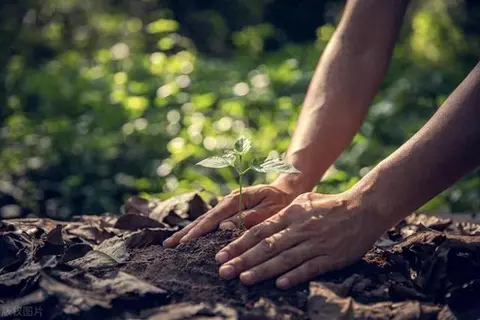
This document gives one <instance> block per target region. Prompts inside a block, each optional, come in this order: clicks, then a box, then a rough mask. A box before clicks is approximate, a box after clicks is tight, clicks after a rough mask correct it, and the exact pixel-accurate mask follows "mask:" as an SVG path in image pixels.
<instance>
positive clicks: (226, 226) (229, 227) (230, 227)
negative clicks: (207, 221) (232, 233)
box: [219, 221, 235, 230]
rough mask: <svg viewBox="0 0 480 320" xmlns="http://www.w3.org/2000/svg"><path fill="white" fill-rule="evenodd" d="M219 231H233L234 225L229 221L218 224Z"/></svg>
mask: <svg viewBox="0 0 480 320" xmlns="http://www.w3.org/2000/svg"><path fill="white" fill-rule="evenodd" d="M219 229H220V230H233V229H235V224H234V223H233V222H231V221H226V222H222V223H220V226H219Z"/></svg>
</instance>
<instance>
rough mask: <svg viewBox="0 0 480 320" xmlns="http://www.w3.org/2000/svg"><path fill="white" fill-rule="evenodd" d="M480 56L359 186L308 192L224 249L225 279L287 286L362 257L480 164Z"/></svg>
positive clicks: (220, 258)
mask: <svg viewBox="0 0 480 320" xmlns="http://www.w3.org/2000/svg"><path fill="white" fill-rule="evenodd" d="M479 119H480V63H479V64H477V66H476V67H475V68H474V69H473V70H472V72H471V73H470V74H469V75H468V76H467V78H466V79H465V80H464V81H463V82H462V83H461V84H460V85H459V86H458V87H457V89H456V90H455V91H454V92H453V93H452V94H451V95H450V97H449V98H448V99H447V100H446V101H445V103H444V104H443V105H442V106H441V107H440V109H439V110H438V111H437V112H436V113H435V115H434V116H433V117H432V118H431V119H430V120H429V121H428V122H427V124H425V126H424V127H423V128H422V129H421V130H420V131H418V132H417V134H415V135H414V136H413V137H412V138H411V139H410V140H408V141H407V142H406V143H405V144H404V145H403V146H402V147H400V148H399V149H398V150H397V151H395V152H394V153H393V154H391V155H390V156H389V157H388V158H386V159H385V160H383V161H382V162H381V163H380V164H378V165H377V166H376V167H375V168H374V169H373V170H372V171H371V172H370V173H369V174H367V175H366V176H365V177H364V178H362V180H360V181H359V182H358V183H357V184H356V185H355V186H354V187H353V188H352V189H350V190H348V191H346V192H344V193H341V194H337V195H321V194H316V193H311V192H310V193H305V194H303V195H301V196H299V197H298V198H297V199H295V200H294V201H293V202H292V204H291V205H289V206H288V207H286V208H285V209H284V210H282V211H280V212H279V213H278V214H276V215H274V216H272V217H270V218H269V219H267V220H265V221H264V222H262V223H260V224H258V225H256V226H254V227H253V228H251V229H250V230H248V231H247V232H245V233H244V234H243V235H242V236H241V237H240V238H238V239H237V240H235V241H233V242H232V243H230V244H229V245H227V246H226V247H225V248H223V249H222V250H220V251H219V252H218V253H217V256H216V260H217V262H218V263H221V264H222V266H221V267H220V270H219V273H220V276H221V277H222V278H225V279H231V278H234V277H236V276H240V280H241V281H242V282H243V283H244V284H247V285H251V284H254V283H257V282H260V281H263V280H265V279H268V278H271V277H276V276H280V277H279V278H278V279H277V286H278V287H280V288H283V289H286V288H289V287H291V286H294V285H296V284H298V283H301V282H303V281H307V280H309V279H311V278H313V277H314V276H316V275H319V274H322V273H325V272H328V271H332V270H335V269H339V268H342V267H345V266H347V265H348V264H351V263H353V262H355V261H356V260H358V259H360V258H361V257H362V255H363V254H365V252H366V251H367V250H368V249H370V248H371V246H372V245H373V243H374V242H375V240H376V239H378V237H379V236H380V235H381V234H382V233H383V232H385V231H386V230H387V229H388V228H389V227H391V226H392V225H394V224H395V223H396V222H397V221H398V220H399V219H401V218H403V217H405V216H406V215H407V214H409V213H410V212H412V211H413V210H416V209H417V208H418V207H419V206H421V205H422V204H423V203H425V202H427V201H428V200H430V199H431V198H432V197H434V196H435V195H437V194H438V193H440V192H441V191H442V190H444V189H445V188H447V187H448V186H450V185H451V184H453V183H454V182H455V181H456V180H457V179H459V178H460V177H461V176H463V175H465V174H466V173H468V172H469V171H471V170H473V169H474V168H476V167H477V166H479V165H480V125H479Z"/></svg>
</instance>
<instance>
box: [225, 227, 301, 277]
mask: <svg viewBox="0 0 480 320" xmlns="http://www.w3.org/2000/svg"><path fill="white" fill-rule="evenodd" d="M300 241H301V236H300V235H299V234H298V233H295V232H292V231H291V230H289V229H283V230H281V231H280V232H277V233H275V234H274V235H272V236H270V237H268V238H265V239H263V240H261V241H260V242H259V243H258V244H257V245H255V246H254V247H253V248H251V249H249V250H247V251H246V252H244V253H243V254H242V255H240V256H238V257H236V258H234V259H232V260H230V261H229V262H228V263H227V264H225V265H223V266H222V267H221V268H220V270H219V273H220V276H221V277H222V278H228V279H230V278H233V277H236V276H237V275H239V274H240V273H241V272H243V271H245V270H248V269H250V268H252V267H255V266H257V265H260V264H262V263H264V262H265V261H267V260H269V259H270V258H272V257H275V256H276V255H278V254H281V253H282V252H283V251H285V250H287V249H290V248H291V247H293V246H295V245H296V244H298V243H299V242H300ZM288 257H290V256H288ZM277 269H278V268H277ZM249 277H250V274H247V278H249Z"/></svg>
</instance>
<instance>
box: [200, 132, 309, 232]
mask: <svg viewBox="0 0 480 320" xmlns="http://www.w3.org/2000/svg"><path fill="white" fill-rule="evenodd" d="M250 148H251V141H250V140H249V139H247V138H245V137H243V136H242V137H240V138H238V139H237V141H235V144H234V146H233V149H232V150H227V151H225V153H224V154H223V155H222V156H213V157H210V158H207V159H204V160H202V161H200V162H199V163H197V165H199V166H202V167H207V168H217V169H218V168H225V167H232V168H234V169H235V171H236V172H237V174H238V185H239V186H240V188H239V197H238V218H239V220H240V223H241V227H242V228H243V227H244V223H243V216H242V211H243V193H242V189H243V177H244V176H245V174H246V173H247V172H248V171H250V170H251V169H253V170H255V171H257V172H263V173H267V172H276V173H300V171H298V170H297V169H296V168H295V167H294V166H292V165H291V164H289V163H288V162H285V161H284V160H282V159H280V158H278V157H276V156H271V155H270V156H268V157H267V158H266V159H265V160H264V161H263V162H259V161H258V159H254V160H253V161H246V160H245V156H246V155H247V153H248V152H249V151H250Z"/></svg>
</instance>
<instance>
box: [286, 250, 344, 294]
mask: <svg viewBox="0 0 480 320" xmlns="http://www.w3.org/2000/svg"><path fill="white" fill-rule="evenodd" d="M335 269H337V267H336V263H335V262H333V261H332V260H331V257H329V256H326V255H324V256H319V257H316V258H313V259H310V260H308V261H305V262H304V263H303V264H302V265H300V266H299V267H297V268H295V269H293V270H291V271H289V272H287V273H286V274H284V275H283V276H281V277H279V278H278V279H277V287H279V288H280V289H288V288H290V287H293V286H295V285H297V284H300V283H302V282H305V281H308V280H310V279H312V278H313V277H315V276H318V275H320V274H322V273H325V272H328V271H332V270H335Z"/></svg>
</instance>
